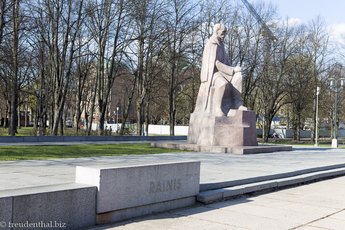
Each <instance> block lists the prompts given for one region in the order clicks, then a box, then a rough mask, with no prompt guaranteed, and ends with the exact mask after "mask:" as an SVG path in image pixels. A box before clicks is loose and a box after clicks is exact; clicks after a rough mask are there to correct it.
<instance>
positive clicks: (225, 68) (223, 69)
mask: <svg viewBox="0 0 345 230" xmlns="http://www.w3.org/2000/svg"><path fill="white" fill-rule="evenodd" d="M216 67H217V69H218V71H220V72H222V73H224V74H226V75H229V76H232V75H234V74H235V68H234V67H231V66H228V65H225V64H223V63H221V62H220V61H218V60H216Z"/></svg>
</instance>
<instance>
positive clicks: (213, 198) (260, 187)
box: [197, 167, 345, 204]
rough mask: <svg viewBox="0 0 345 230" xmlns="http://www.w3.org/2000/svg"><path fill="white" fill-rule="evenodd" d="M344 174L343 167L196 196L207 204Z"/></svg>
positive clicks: (217, 190)
mask: <svg viewBox="0 0 345 230" xmlns="http://www.w3.org/2000/svg"><path fill="white" fill-rule="evenodd" d="M344 175H345V167H343V168H337V169H330V170H324V171H318V172H312V173H306V174H302V175H297V176H291V177H285V178H278V179H272V180H266V181H261V182H255V183H249V184H242V185H236V186H231V187H226V188H220V189H215V190H208V191H203V192H200V193H199V194H198V196H197V201H199V202H201V203H204V204H209V203H213V202H218V201H222V200H227V199H234V198H236V197H238V196H243V195H250V194H252V193H255V192H263V191H272V190H276V189H281V188H285V187H289V186H294V185H300V184H304V183H310V182H315V181H320V180H325V179H329V178H333V177H339V176H344Z"/></svg>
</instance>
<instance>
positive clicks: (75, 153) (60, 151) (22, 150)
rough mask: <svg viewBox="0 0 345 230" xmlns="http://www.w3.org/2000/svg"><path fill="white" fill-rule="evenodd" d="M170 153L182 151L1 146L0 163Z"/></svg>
mask: <svg viewBox="0 0 345 230" xmlns="http://www.w3.org/2000/svg"><path fill="white" fill-rule="evenodd" d="M169 152H181V150H174V149H162V148H152V147H150V144H149V143H144V144H114V145H45V146H28V145H25V146H1V147H0V161H12V160H46V159H56V158H77V157H97V156H121V155H141V154H159V153H169Z"/></svg>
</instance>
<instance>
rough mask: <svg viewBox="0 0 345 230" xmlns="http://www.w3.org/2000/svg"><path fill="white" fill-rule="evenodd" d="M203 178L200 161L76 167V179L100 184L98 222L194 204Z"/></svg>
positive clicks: (96, 184)
mask: <svg viewBox="0 0 345 230" xmlns="http://www.w3.org/2000/svg"><path fill="white" fill-rule="evenodd" d="M199 181H200V162H178V163H176V162H175V163H174V162H173V163H166V164H155V165H140V166H130V167H118V168H98V167H77V170H76V183H82V184H87V185H92V186H97V188H98V193H97V223H98V224H104V223H111V222H116V221H120V220H125V219H129V218H132V217H136V216H142V215H147V214H150V213H153V212H157V211H167V210H171V209H175V208H180V207H186V206H190V205H193V204H194V203H195V201H196V200H195V196H196V195H197V194H198V193H199Z"/></svg>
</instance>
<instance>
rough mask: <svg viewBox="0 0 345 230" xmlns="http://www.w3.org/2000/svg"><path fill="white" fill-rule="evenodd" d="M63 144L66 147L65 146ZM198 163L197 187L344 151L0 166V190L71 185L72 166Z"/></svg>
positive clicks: (305, 164) (325, 161)
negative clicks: (199, 171)
mask: <svg viewBox="0 0 345 230" xmlns="http://www.w3.org/2000/svg"><path fill="white" fill-rule="evenodd" d="M65 144H66V143H65ZM176 161H200V162H201V176H200V177H201V178H200V183H201V184H206V183H219V182H223V181H232V180H240V179H246V178H252V177H258V176H268V175H273V174H278V173H285V172H293V171H296V170H303V169H309V168H315V167H322V166H329V165H337V164H345V150H344V149H327V148H294V151H290V152H275V153H266V154H257V155H233V154H223V153H198V152H183V153H164V154H154V155H133V156H114V157H108V156H107V157H88V158H74V159H56V160H28V161H2V162H0V190H7V189H16V188H24V187H32V186H42V185H52V184H62V183H69V182H74V180H75V166H104V167H117V166H130V165H141V164H153V163H167V162H176Z"/></svg>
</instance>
